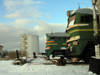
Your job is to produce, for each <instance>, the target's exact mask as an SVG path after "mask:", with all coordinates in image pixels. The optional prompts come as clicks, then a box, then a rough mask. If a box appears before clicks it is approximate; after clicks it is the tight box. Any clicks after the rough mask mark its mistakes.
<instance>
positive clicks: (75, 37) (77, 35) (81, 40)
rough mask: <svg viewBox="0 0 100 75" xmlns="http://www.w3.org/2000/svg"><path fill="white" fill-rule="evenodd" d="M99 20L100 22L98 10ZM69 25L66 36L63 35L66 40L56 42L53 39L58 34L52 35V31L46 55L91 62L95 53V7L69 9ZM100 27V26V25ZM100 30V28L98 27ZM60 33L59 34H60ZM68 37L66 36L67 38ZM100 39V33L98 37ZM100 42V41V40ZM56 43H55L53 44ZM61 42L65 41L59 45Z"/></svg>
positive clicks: (48, 37)
mask: <svg viewBox="0 0 100 75" xmlns="http://www.w3.org/2000/svg"><path fill="white" fill-rule="evenodd" d="M96 14H97V21H98V22H99V16H98V10H96ZM67 16H68V25H67V28H66V30H65V31H66V36H63V37H62V38H64V39H65V40H64V41H61V40H57V42H56V43H55V41H54V40H52V38H53V37H54V38H53V39H59V38H58V37H56V36H53V37H52V33H51V34H50V35H48V34H46V35H47V42H46V50H45V51H46V55H47V57H48V58H49V56H50V55H52V56H56V55H62V56H63V57H66V58H68V59H71V60H72V62H77V61H79V60H81V59H82V60H84V62H89V60H90V57H91V56H94V55H95V46H94V45H95V38H94V35H93V33H94V29H93V9H92V8H79V9H77V10H71V11H67ZM99 28H100V26H99ZM98 30H99V32H100V29H98ZM60 35H61V34H58V35H57V36H60ZM65 37H66V38H65ZM98 39H100V35H99V37H98ZM98 42H100V41H98ZM53 43H55V45H54V44H53ZM59 43H64V47H65V48H62V49H61V47H63V45H59Z"/></svg>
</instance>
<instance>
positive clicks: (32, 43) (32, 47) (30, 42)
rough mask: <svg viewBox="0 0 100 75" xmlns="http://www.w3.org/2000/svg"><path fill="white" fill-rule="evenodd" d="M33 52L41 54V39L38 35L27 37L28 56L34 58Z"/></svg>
mask: <svg viewBox="0 0 100 75" xmlns="http://www.w3.org/2000/svg"><path fill="white" fill-rule="evenodd" d="M33 52H35V53H36V55H38V54H39V37H38V36H37V35H28V36H27V56H28V57H33Z"/></svg>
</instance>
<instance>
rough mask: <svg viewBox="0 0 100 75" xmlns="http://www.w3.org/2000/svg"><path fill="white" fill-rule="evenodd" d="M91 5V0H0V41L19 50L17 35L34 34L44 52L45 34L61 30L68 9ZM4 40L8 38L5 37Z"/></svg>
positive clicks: (65, 24)
mask: <svg viewBox="0 0 100 75" xmlns="http://www.w3.org/2000/svg"><path fill="white" fill-rule="evenodd" d="M78 3H79V4H80V8H85V7H92V2H91V0H0V35H2V36H1V37H0V38H1V39H0V44H1V45H3V46H4V50H15V49H20V35H21V34H22V33H26V34H31V35H34V34H37V35H39V37H40V39H39V40H40V50H41V51H45V41H46V35H45V34H46V33H50V32H51V30H52V31H53V32H64V31H65V29H66V26H67V18H68V17H67V15H66V12H67V11H68V10H75V9H78ZM7 39H8V40H7Z"/></svg>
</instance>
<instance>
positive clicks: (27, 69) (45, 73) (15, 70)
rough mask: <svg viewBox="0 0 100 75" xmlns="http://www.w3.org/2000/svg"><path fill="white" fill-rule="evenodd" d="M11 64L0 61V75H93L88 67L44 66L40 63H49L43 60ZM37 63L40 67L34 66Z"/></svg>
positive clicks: (68, 65) (70, 65)
mask: <svg viewBox="0 0 100 75" xmlns="http://www.w3.org/2000/svg"><path fill="white" fill-rule="evenodd" d="M12 62H13V61H12V60H10V61H0V75H93V74H90V73H89V72H88V70H89V65H82V64H81V65H72V64H66V65H65V66H57V65H54V64H53V65H44V64H41V63H50V61H47V60H45V59H44V58H37V59H35V60H33V61H32V63H30V64H29V63H27V64H25V65H23V66H20V65H13V64H12ZM33 63H34V64H33ZM37 63H38V64H40V65H35V64H37Z"/></svg>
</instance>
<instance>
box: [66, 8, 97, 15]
mask: <svg viewBox="0 0 100 75" xmlns="http://www.w3.org/2000/svg"><path fill="white" fill-rule="evenodd" d="M75 13H83V14H93V8H79V9H77V10H72V11H67V16H71V15H73V14H75ZM96 13H97V14H98V10H97V9H96Z"/></svg>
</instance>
